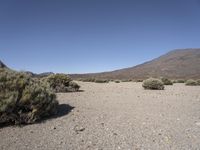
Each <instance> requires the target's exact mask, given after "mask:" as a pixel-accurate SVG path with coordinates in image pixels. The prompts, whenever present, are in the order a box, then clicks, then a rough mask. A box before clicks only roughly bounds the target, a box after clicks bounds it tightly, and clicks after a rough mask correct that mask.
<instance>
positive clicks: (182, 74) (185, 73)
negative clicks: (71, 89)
mask: <svg viewBox="0 0 200 150" xmlns="http://www.w3.org/2000/svg"><path fill="white" fill-rule="evenodd" d="M161 76H162V77H168V78H171V79H176V78H182V79H189V78H194V79H195V78H200V49H177V50H172V51H170V52H168V53H167V54H165V55H162V56H160V57H158V58H156V59H153V60H151V61H148V62H145V63H143V64H140V65H137V66H134V67H130V68H125V69H120V70H115V71H110V72H102V73H93V74H92V73H91V74H72V75H71V77H72V78H74V79H76V78H105V79H145V78H148V77H161Z"/></svg>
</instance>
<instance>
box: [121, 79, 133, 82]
mask: <svg viewBox="0 0 200 150" xmlns="http://www.w3.org/2000/svg"><path fill="white" fill-rule="evenodd" d="M131 81H132V80H131V79H123V80H122V82H131Z"/></svg>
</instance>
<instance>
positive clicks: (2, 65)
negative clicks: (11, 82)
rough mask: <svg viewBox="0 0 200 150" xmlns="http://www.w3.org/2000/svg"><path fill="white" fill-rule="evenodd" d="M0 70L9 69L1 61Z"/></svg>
mask: <svg viewBox="0 0 200 150" xmlns="http://www.w3.org/2000/svg"><path fill="white" fill-rule="evenodd" d="M0 68H7V66H6V65H5V64H4V63H3V62H2V61H1V60H0Z"/></svg>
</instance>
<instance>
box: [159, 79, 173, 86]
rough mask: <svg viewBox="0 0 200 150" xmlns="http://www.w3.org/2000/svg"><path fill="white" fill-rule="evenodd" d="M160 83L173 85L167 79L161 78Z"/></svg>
mask: <svg viewBox="0 0 200 150" xmlns="http://www.w3.org/2000/svg"><path fill="white" fill-rule="evenodd" d="M161 81H162V82H163V83H164V85H173V82H172V81H171V80H169V79H167V78H161Z"/></svg>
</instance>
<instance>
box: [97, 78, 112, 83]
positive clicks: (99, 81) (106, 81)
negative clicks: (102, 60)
mask: <svg viewBox="0 0 200 150" xmlns="http://www.w3.org/2000/svg"><path fill="white" fill-rule="evenodd" d="M108 82H109V80H106V79H95V83H108Z"/></svg>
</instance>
